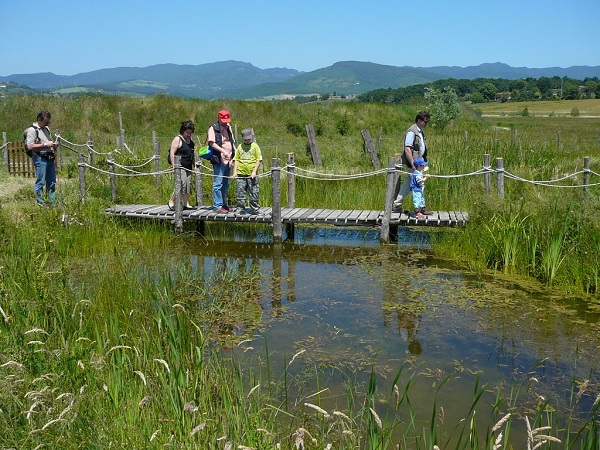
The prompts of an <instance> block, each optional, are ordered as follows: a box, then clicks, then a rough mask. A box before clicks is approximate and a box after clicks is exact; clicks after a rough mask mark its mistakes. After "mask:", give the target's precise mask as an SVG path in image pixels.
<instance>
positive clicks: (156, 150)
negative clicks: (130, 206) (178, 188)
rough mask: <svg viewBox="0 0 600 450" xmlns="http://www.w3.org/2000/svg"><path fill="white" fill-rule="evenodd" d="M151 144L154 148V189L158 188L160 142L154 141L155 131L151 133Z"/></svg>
mask: <svg viewBox="0 0 600 450" xmlns="http://www.w3.org/2000/svg"><path fill="white" fill-rule="evenodd" d="M152 142H153V148H154V173H155V174H156V175H155V177H156V189H158V188H159V187H160V173H159V172H160V142H158V140H157V139H156V131H153V132H152Z"/></svg>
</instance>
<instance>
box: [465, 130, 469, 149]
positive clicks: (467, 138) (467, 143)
mask: <svg viewBox="0 0 600 450" xmlns="http://www.w3.org/2000/svg"><path fill="white" fill-rule="evenodd" d="M468 147H469V132H468V131H467V130H465V148H468Z"/></svg>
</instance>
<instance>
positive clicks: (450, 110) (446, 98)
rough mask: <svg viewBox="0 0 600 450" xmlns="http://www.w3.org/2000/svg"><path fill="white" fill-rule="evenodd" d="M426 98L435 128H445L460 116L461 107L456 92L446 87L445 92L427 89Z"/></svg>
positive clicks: (431, 88)
mask: <svg viewBox="0 0 600 450" xmlns="http://www.w3.org/2000/svg"><path fill="white" fill-rule="evenodd" d="M425 98H426V99H427V101H428V102H429V104H428V106H427V109H428V110H429V112H430V114H431V121H432V124H433V125H434V126H435V127H438V128H445V127H446V126H447V125H448V124H449V123H450V122H451V121H453V120H454V119H456V118H457V117H458V116H459V115H460V105H459V104H458V95H457V94H456V91H455V90H454V89H453V88H451V87H449V86H446V87H445V88H444V90H443V91H439V90H438V89H435V88H433V87H427V88H425Z"/></svg>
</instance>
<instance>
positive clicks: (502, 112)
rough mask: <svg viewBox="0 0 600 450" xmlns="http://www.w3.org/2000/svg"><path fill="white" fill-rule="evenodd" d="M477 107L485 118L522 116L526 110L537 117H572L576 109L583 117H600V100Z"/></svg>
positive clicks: (496, 103) (507, 103)
mask: <svg viewBox="0 0 600 450" xmlns="http://www.w3.org/2000/svg"><path fill="white" fill-rule="evenodd" d="M474 106H476V107H477V108H478V109H480V110H481V111H482V112H483V115H484V116H487V117H491V116H512V115H520V114H521V113H522V112H523V110H524V109H525V108H527V110H528V111H529V114H530V115H535V116H552V115H556V116H570V115H571V113H572V111H573V110H574V109H577V110H578V111H579V115H580V116H581V117H600V99H592V100H544V101H535V102H505V103H501V102H491V103H479V104H477V105H474Z"/></svg>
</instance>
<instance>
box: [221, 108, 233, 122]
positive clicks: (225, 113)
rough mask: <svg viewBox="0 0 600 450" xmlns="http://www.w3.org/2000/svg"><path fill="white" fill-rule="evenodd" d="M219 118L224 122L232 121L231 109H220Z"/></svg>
mask: <svg viewBox="0 0 600 450" xmlns="http://www.w3.org/2000/svg"><path fill="white" fill-rule="evenodd" d="M219 120H220V121H221V122H223V123H229V122H231V116H230V115H229V111H227V110H226V109H222V110H221V111H219Z"/></svg>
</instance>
